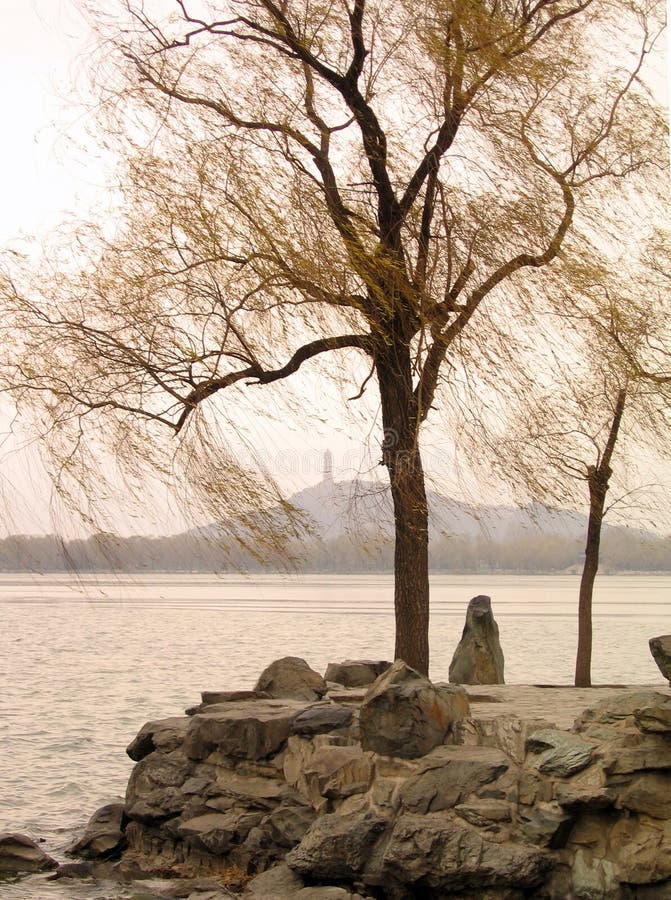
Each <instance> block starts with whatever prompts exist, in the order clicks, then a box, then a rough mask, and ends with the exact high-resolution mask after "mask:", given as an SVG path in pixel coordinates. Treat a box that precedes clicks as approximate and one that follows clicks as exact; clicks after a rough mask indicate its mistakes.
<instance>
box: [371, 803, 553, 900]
mask: <svg viewBox="0 0 671 900" xmlns="http://www.w3.org/2000/svg"><path fill="white" fill-rule="evenodd" d="M550 865H551V858H550V857H549V856H548V855H547V854H546V853H545V852H544V851H542V850H539V849H537V848H535V847H526V846H522V845H519V844H513V843H503V844H498V843H494V842H492V841H488V840H485V839H484V838H483V837H482V836H481V835H480V834H478V832H477V831H475V830H474V829H473V828H472V827H471V826H469V825H466V824H464V823H463V822H459V821H458V820H453V819H448V818H443V817H441V816H416V815H402V816H399V818H398V819H397V820H396V822H395V824H394V828H393V831H392V833H391V837H390V839H389V843H388V844H387V847H386V849H385V851H384V857H383V861H382V877H383V879H385V882H384V883H386V879H389V880H391V881H392V882H394V881H395V882H400V883H401V884H402V885H405V886H408V887H410V888H412V887H413V886H414V885H416V886H417V888H418V889H419V890H420V891H421V894H419V896H423V897H430V896H433V894H432V893H431V890H433V891H434V892H437V891H445V892H446V893H447V892H450V893H454V894H458V893H459V892H460V891H478V894H477V896H482V894H481V893H480V891H479V889H481V888H487V887H496V888H499V889H501V888H505V887H517V888H532V887H535V886H536V885H538V884H539V883H540V882H541V880H542V879H543V876H544V874H545V872H546V871H547V869H548V868H549V867H550ZM413 896H414V894H413Z"/></svg>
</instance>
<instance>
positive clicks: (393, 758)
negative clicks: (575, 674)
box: [84, 658, 671, 900]
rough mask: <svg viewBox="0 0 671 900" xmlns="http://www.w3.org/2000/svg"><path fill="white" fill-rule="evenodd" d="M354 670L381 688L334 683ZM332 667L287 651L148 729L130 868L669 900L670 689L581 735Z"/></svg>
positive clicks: (302, 886) (367, 891) (436, 891)
mask: <svg viewBox="0 0 671 900" xmlns="http://www.w3.org/2000/svg"><path fill="white" fill-rule="evenodd" d="M385 667H387V668H386V671H383V672H382V674H381V675H378V676H377V678H376V674H377V673H378V672H379V671H381V670H382V669H385ZM366 668H368V675H367V676H364V675H363V674H362V673H363V671H364V669H366ZM345 670H350V675H351V677H352V679H354V680H358V681H359V684H360V683H361V679H363V680H364V681H365V680H366V679H368V681H369V682H373V681H374V683H372V684H371V685H370V687H369V688H368V690H367V691H366V692H365V693H364V690H362V689H361V688H360V687H359V688H356V687H355V688H352V687H349V688H346V687H345V686H344V685H336V684H334V683H333V682H331V681H330V679H331V678H332V677H333V675H334V673H335V672H339V673H340V674H339V677H341V678H342V680H343V681H347V680H348V678H349V676H343V672H344V671H345ZM328 674H329V681H330V684H327V683H326V681H325V680H324V679H322V678H321V676H319V675H318V674H317V673H315V672H313V671H312V670H311V669H309V667H308V666H307V664H306V663H305V662H304V661H302V660H297V659H293V658H289V659H285V660H282V661H278V662H277V663H275V664H273V666H272V667H270V669H269V670H267V671H266V672H265V673H264V675H263V676H262V677H261V679H259V683H258V684H257V689H256V691H255V692H246V693H245V694H244V695H242V696H241V695H240V693H239V692H238V693H234V694H233V693H231V694H227V693H226V692H219V693H216V694H213V693H212V694H205V695H203V703H201V704H200V705H199V706H198V707H196V708H195V709H194V710H192V711H191V712H192V715H189V716H186V717H180V718H173V719H166V720H162V721H160V722H153V723H148V724H147V725H145V726H144V727H143V728H142V729H141V731H140V733H139V734H138V736H137V738H136V739H135V740H134V741H133V743H132V744H131V746H130V747H129V749H128V752H129V754H130V755H131V757H132V758H133V759H135V760H136V761H137V765H136V766H135V769H134V770H133V773H132V775H131V778H130V781H129V784H128V791H127V796H126V803H125V807H124V809H123V811H122V818H120V819H119V822H118V825H119V827H118V839H119V845H118V846H119V848H121V847H123V846H124V843H126V844H127V846H126V849H125V850H123V856H122V861H121V863H120V864H119V865H120V866H121V868H122V870H125V871H126V872H131V873H135V874H136V873H137V872H140V871H144V872H145V873H152V872H161V873H165V872H166V871H168V872H174V873H180V872H181V873H183V872H185V871H188V872H191V873H193V872H194V871H197V872H199V873H217V872H218V871H220V870H222V869H223V868H225V867H226V866H231V865H233V864H235V865H236V866H238V867H240V868H241V869H243V870H244V871H246V872H248V873H252V874H255V873H263V874H260V875H258V877H255V878H253V880H252V881H251V882H250V884H249V885H248V887H247V891H248V893H250V894H251V895H252V896H256V897H257V898H261V897H266V898H271V897H272V898H281V897H299V898H308V897H313V898H315V900H316V898H318V897H322V898H324V900H326V898H330V897H333V898H336V897H341V898H347V897H349V898H354V897H359V898H361V897H365V896H368V897H370V896H374V897H378V898H380V897H385V898H390V900H410V898H415V897H432V898H441V897H462V898H475V897H477V898H491V900H494V898H500V900H503V898H506V900H513V898H522V897H526V896H534V897H538V898H556V900H559V898H561V900H564V898H566V897H570V896H576V897H590V898H601V897H603V898H619V897H621V898H623V900H624V898H627V897H641V898H643V897H650V898H652V897H654V898H662V897H670V896H671V821H670V819H671V696H669V695H668V694H664V693H660V692H655V691H646V692H641V693H633V694H632V693H629V694H625V695H621V696H617V695H616V696H614V697H613V698H612V699H609V700H608V701H606V702H604V703H601V704H599V705H598V706H596V707H595V708H594V709H592V710H590V711H588V712H586V713H585V714H583V716H582V717H581V718H580V719H579V720H578V721H577V722H576V724H575V726H574V729H573V730H572V731H570V732H569V731H561V730H558V729H556V728H554V727H553V725H552V724H551V723H548V722H545V721H542V720H536V721H529V720H526V721H524V720H521V719H519V718H515V717H513V716H505V715H504V716H500V717H498V718H495V719H490V720H486V721H485V720H483V721H479V720H478V719H477V718H474V717H472V715H471V711H470V709H469V704H468V697H467V694H466V693H465V691H464V689H463V688H462V687H460V686H457V685H439V684H437V685H433V684H431V682H429V681H428V680H427V679H426V678H423V677H422V676H421V675H419V674H418V673H417V672H414V671H413V670H412V669H409V668H408V667H407V666H406V665H405V664H404V663H403V662H402V661H397V662H396V663H394V665H393V666H389V664H381V663H369V662H365V661H364V662H360V661H359V662H357V661H355V662H349V663H344V664H338V666H332V667H330V669H329V673H328ZM276 692H281V693H282V694H283V695H284V696H282V697H277V696H274V694H275V693H276ZM292 694H293V696H292ZM210 701H211V702H210ZM84 844H86V836H85V838H84ZM103 846H104V848H105V852H109V841H108V840H106V841H105V842H103ZM315 885H317V886H319V887H316V886H315ZM327 886H328V887H327ZM315 892H316V893H315ZM334 892H335V893H334Z"/></svg>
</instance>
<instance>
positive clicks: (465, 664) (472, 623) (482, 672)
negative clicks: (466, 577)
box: [450, 594, 504, 684]
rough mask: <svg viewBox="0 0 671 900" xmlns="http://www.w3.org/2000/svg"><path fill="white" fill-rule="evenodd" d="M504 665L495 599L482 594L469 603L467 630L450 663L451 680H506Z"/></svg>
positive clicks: (481, 682)
mask: <svg viewBox="0 0 671 900" xmlns="http://www.w3.org/2000/svg"><path fill="white" fill-rule="evenodd" d="M503 666H504V660H503V651H502V650H501V644H500V642H499V627H498V625H497V624H496V622H495V621H494V615H493V613H492V601H491V598H490V597H486V596H484V595H483V594H481V595H480V596H478V597H473V599H472V600H471V602H470V603H469V604H468V609H467V611H466V624H465V625H464V631H463V634H462V635H461V640H460V641H459V644H458V646H457V649H456V650H455V651H454V656H453V657H452V662H451V663H450V681H451V682H452V683H453V684H455V683H456V684H504V680H503Z"/></svg>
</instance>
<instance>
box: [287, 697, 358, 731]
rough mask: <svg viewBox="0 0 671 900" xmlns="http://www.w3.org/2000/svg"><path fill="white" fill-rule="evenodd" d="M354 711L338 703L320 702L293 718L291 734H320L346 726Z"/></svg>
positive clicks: (350, 720)
mask: <svg viewBox="0 0 671 900" xmlns="http://www.w3.org/2000/svg"><path fill="white" fill-rule="evenodd" d="M353 717H354V712H353V710H352V708H351V707H349V706H344V705H342V704H338V703H328V702H326V703H320V704H317V705H315V706H310V707H308V709H306V710H303V712H301V713H299V714H298V715H297V716H296V718H295V719H294V723H293V726H292V728H291V731H292V733H293V734H322V733H324V732H327V731H334V730H335V729H338V728H347V727H348V726H349V725H351V723H352V719H353Z"/></svg>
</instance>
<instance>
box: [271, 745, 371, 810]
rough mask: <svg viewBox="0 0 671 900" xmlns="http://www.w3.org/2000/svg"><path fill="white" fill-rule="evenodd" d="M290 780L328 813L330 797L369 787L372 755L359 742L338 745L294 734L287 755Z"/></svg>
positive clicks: (360, 790) (342, 795)
mask: <svg viewBox="0 0 671 900" xmlns="http://www.w3.org/2000/svg"><path fill="white" fill-rule="evenodd" d="M284 776H285V778H286V780H287V783H288V784H290V785H291V786H292V787H294V788H295V789H296V790H297V791H298V792H299V793H300V794H301V796H302V797H303V798H304V799H305V801H306V802H307V803H309V804H310V805H311V806H312V807H313V808H314V809H315V810H317V811H318V812H325V811H326V809H327V806H328V803H327V802H326V801H327V798H340V799H342V798H344V797H349V796H351V795H352V794H357V793H363V792H364V791H367V790H368V788H369V786H370V781H371V778H372V765H371V759H370V754H368V753H364V751H363V750H362V749H361V745H360V744H348V745H341V744H340V745H339V744H335V743H330V742H328V743H327V742H325V741H324V739H323V737H322V738H321V739H319V738H318V739H317V741H309V740H307V739H305V738H298V737H291V738H290V739H289V743H288V746H287V752H286V754H285V757H284Z"/></svg>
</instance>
